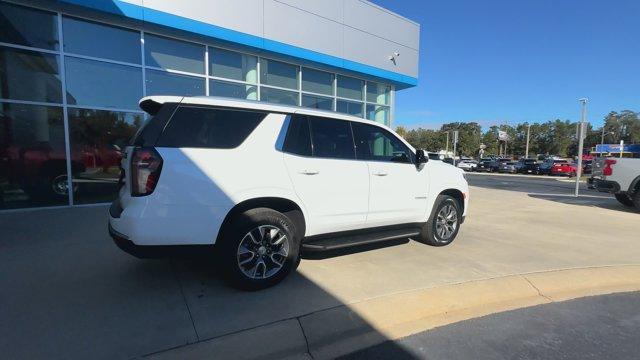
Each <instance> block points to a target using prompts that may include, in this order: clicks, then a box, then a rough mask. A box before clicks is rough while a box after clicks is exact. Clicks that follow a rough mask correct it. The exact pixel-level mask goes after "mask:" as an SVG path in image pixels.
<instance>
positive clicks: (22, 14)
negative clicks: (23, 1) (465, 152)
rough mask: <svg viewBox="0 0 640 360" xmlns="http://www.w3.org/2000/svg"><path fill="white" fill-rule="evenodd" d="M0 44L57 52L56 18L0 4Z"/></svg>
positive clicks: (40, 12)
mask: <svg viewBox="0 0 640 360" xmlns="http://www.w3.org/2000/svg"><path fill="white" fill-rule="evenodd" d="M0 42H4V43H9V44H16V45H22V46H31V47H36V48H41V49H48V50H58V44H59V42H58V16H57V15H56V14H54V13H50V12H48V11H42V10H37V9H32V8H27V7H24V6H19V5H14V4H9V3H6V2H0Z"/></svg>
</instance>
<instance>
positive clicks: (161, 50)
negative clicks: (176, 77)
mask: <svg viewBox="0 0 640 360" xmlns="http://www.w3.org/2000/svg"><path fill="white" fill-rule="evenodd" d="M144 50H145V55H144V61H145V64H146V65H147V66H153V67H157V68H162V69H169V70H179V71H185V72H190V73H195V74H204V69H205V67H204V46H202V45H198V44H193V43H188V42H184V41H179V40H174V39H169V38H165V37H161V36H156V35H150V34H145V36H144Z"/></svg>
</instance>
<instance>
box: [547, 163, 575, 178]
mask: <svg viewBox="0 0 640 360" xmlns="http://www.w3.org/2000/svg"><path fill="white" fill-rule="evenodd" d="M576 172H577V168H576V166H575V165H574V164H569V163H568V162H561V163H556V164H553V166H552V167H551V169H550V171H549V175H565V176H569V177H572V176H576Z"/></svg>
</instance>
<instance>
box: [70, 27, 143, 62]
mask: <svg viewBox="0 0 640 360" xmlns="http://www.w3.org/2000/svg"><path fill="white" fill-rule="evenodd" d="M62 33H63V34H64V51H65V52H68V53H72V54H79V55H86V56H92V57H97V58H104V59H109V60H116V61H123V62H128V63H134V64H140V59H141V54H140V32H138V31H134V30H127V29H123V28H119V27H115V26H109V25H103V24H99V23H95V22H91V21H85V20H80V19H74V18H70V17H66V16H65V17H63V18H62Z"/></svg>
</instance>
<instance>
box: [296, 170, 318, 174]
mask: <svg viewBox="0 0 640 360" xmlns="http://www.w3.org/2000/svg"><path fill="white" fill-rule="evenodd" d="M300 174H302V175H317V174H320V171H318V170H302V171H300Z"/></svg>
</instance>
